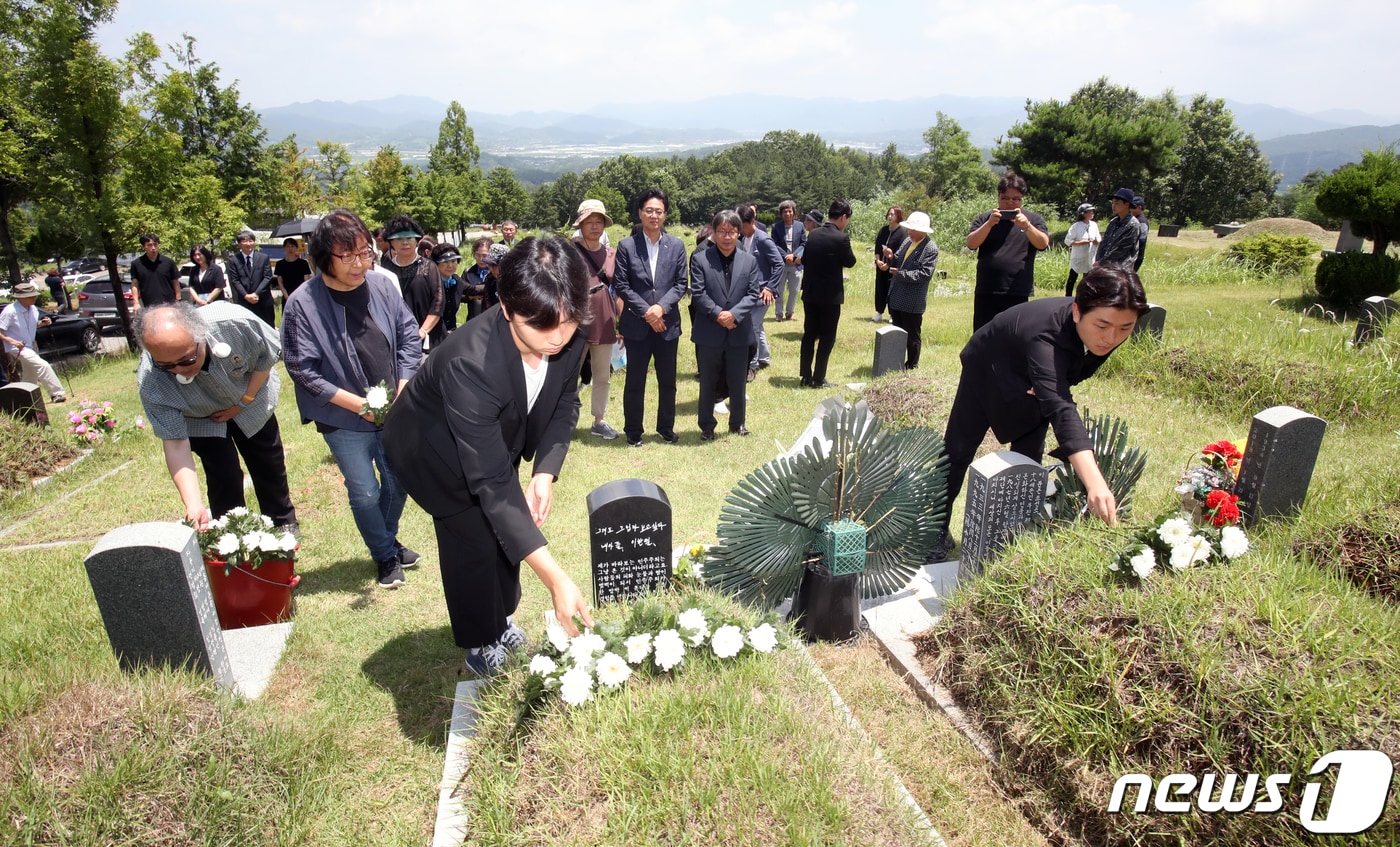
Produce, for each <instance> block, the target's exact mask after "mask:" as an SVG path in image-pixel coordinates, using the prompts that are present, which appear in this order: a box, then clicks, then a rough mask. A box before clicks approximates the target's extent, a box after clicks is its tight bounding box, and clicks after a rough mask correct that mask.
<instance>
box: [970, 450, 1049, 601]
mask: <svg viewBox="0 0 1400 847" xmlns="http://www.w3.org/2000/svg"><path fill="white" fill-rule="evenodd" d="M1047 482H1048V479H1047V473H1046V470H1045V468H1043V467H1041V466H1040V465H1039V464H1038V463H1037V462H1035V461H1034V460H1032V459H1030V458H1029V457H1027V456H1022V455H1021V454H1020V453H1014V452H1012V451H1010V450H1003V451H1001V452H998V453H991V454H988V455H986V456H983V457H982V458H980V459H978V460H977V461H975V462H973V463H972V466H971V467H969V468H968V470H967V487H966V490H967V501H966V503H965V504H964V508H963V529H962V531H963V537H962V547H961V550H960V553H959V556H958V576H959V578H962V577H964V576H975V575H977V574H979V573H981V572H982V564H983V563H984V562H986V561H987V560H989V559H991V558H992V557H993V556H995V555H996V554H997V553H998V552H1000V550H1001V548H1003V547H1005V546H1006V543H1007V542H1008V541H1009V540H1010V539H1011V536H1012V535H1014V534H1015V533H1016V532H1017V531H1018V530H1020V529H1022V528H1023V527H1025V526H1026V525H1027V524H1029V523H1031V522H1032V521H1033V520H1034V519H1035V516H1036V514H1037V513H1038V512H1039V511H1040V510H1041V507H1042V506H1043V505H1044V503H1045V489H1046V485H1047Z"/></svg>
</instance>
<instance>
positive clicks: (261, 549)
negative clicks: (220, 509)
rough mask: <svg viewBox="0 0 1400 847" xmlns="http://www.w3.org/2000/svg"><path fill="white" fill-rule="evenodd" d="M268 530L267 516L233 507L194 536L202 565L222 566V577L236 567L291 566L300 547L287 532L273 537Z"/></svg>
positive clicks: (240, 507) (269, 524)
mask: <svg viewBox="0 0 1400 847" xmlns="http://www.w3.org/2000/svg"><path fill="white" fill-rule="evenodd" d="M272 528H273V527H272V519H271V518H269V517H268V516H267V515H259V514H256V513H253V512H250V511H248V510H247V509H246V508H244V507H243V506H237V507H235V508H232V509H229V510H228V511H227V512H226V513H224V515H223V516H222V517H219V518H215V519H214V520H212V521H210V522H209V528H208V529H202V530H198V531H197V532H196V533H195V535H196V538H197V540H198V542H199V552H200V555H202V556H203V557H204V560H205V561H206V562H223V563H224V571H225V573H228V572H229V571H231V570H232V569H233V568H234V567H235V566H238V565H247V566H248V567H249V568H252V569H257V568H258V566H260V565H261V564H263V563H264V562H272V561H292V562H295V561H296V558H297V550H299V549H300V547H301V544H300V543H299V542H298V541H297V537H296V536H295V535H293V534H292V533H290V532H284V533H282V534H281V535H277V534H276V533H274V532H271V530H272Z"/></svg>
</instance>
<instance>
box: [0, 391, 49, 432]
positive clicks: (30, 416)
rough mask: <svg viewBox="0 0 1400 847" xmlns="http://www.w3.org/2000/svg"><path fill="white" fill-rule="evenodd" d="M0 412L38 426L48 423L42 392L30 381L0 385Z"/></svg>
mask: <svg viewBox="0 0 1400 847" xmlns="http://www.w3.org/2000/svg"><path fill="white" fill-rule="evenodd" d="M0 412H4V413H5V414H7V415H9V416H11V417H13V418H14V419H15V420H20V421H24V422H26V423H32V424H39V425H40V426H48V423H49V413H48V411H47V410H46V409H45V408H44V395H43V392H41V391H40V390H39V386H37V385H35V384H34V383H32V382H12V383H9V384H8V385H0Z"/></svg>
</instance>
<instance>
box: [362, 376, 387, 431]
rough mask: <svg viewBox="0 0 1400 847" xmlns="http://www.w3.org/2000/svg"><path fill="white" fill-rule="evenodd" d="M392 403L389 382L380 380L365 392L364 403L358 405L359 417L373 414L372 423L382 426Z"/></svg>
mask: <svg viewBox="0 0 1400 847" xmlns="http://www.w3.org/2000/svg"><path fill="white" fill-rule="evenodd" d="M393 403H394V389H393V387H392V386H390V385H389V383H387V382H384V381H383V380H380V382H379V384H378V385H375V386H372V387H370V388H369V390H367V391H366V392H365V403H364V405H363V406H361V407H360V417H364V416H365V415H374V425H375V426H383V425H384V418H385V416H387V415H388V414H389V407H390V406H391V405H393Z"/></svg>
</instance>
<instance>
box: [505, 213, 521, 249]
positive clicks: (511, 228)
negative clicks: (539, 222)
mask: <svg viewBox="0 0 1400 847" xmlns="http://www.w3.org/2000/svg"><path fill="white" fill-rule="evenodd" d="M519 230H520V227H519V225H518V224H516V222H515V221H512V220H507V221H506V222H504V223H502V224H501V243H502V244H504V245H505V247H506V249H507V250H513V249H514V248H515V233H516V232H518V231H519Z"/></svg>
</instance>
